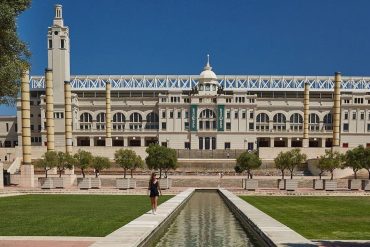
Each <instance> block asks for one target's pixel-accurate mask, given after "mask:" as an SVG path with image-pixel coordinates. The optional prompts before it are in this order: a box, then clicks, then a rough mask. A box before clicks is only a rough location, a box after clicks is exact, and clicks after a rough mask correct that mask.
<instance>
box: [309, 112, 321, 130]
mask: <svg viewBox="0 0 370 247" xmlns="http://www.w3.org/2000/svg"><path fill="white" fill-rule="evenodd" d="M308 126H309V129H310V131H319V130H320V118H319V116H318V115H317V114H316V113H311V114H310V115H309V118H308Z"/></svg>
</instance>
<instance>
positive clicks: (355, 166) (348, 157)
mask: <svg viewBox="0 0 370 247" xmlns="http://www.w3.org/2000/svg"><path fill="white" fill-rule="evenodd" d="M344 161H345V163H344V166H348V167H351V168H352V170H353V173H354V175H355V179H357V172H358V171H359V170H361V169H362V168H364V167H365V166H366V153H365V148H364V146H358V147H356V148H354V149H351V150H348V151H347V152H346V154H345V156H344Z"/></svg>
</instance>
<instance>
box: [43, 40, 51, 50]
mask: <svg viewBox="0 0 370 247" xmlns="http://www.w3.org/2000/svg"><path fill="white" fill-rule="evenodd" d="M44 44H45V43H44ZM48 46H49V49H52V48H53V41H52V40H51V39H49V45H48Z"/></svg>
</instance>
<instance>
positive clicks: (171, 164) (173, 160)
mask: <svg viewBox="0 0 370 247" xmlns="http://www.w3.org/2000/svg"><path fill="white" fill-rule="evenodd" d="M146 152H147V153H148V156H147V157H146V158H145V162H146V164H147V166H148V168H149V169H154V170H158V169H159V177H160V178H161V177H162V171H163V170H164V171H165V177H167V172H168V170H170V169H176V167H177V155H176V150H174V149H171V148H167V147H165V146H159V145H158V144H150V145H149V147H147V149H146Z"/></svg>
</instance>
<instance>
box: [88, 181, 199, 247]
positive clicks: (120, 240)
mask: <svg viewBox="0 0 370 247" xmlns="http://www.w3.org/2000/svg"><path fill="white" fill-rule="evenodd" d="M194 190H195V189H191V188H190V189H187V190H186V191H184V192H182V193H180V194H178V195H177V196H175V197H173V198H171V199H169V200H168V201H166V202H164V203H162V204H161V205H160V206H159V207H158V209H157V214H156V215H153V214H152V212H151V211H149V212H147V213H146V214H144V215H142V216H140V217H138V218H136V219H135V220H133V221H131V222H130V223H128V224H127V225H125V226H123V227H121V228H119V229H118V230H116V231H114V232H113V233H111V234H109V235H107V236H106V237H105V238H103V239H101V240H99V241H97V242H96V243H94V244H92V245H91V247H126V246H127V247H128V246H130V247H132V246H138V245H139V244H140V243H141V242H143V241H145V240H146V239H149V238H150V237H151V236H152V234H154V233H155V231H156V230H158V228H159V226H160V225H162V224H163V223H164V221H166V219H167V218H169V217H170V216H171V214H172V213H173V212H174V211H176V209H178V208H179V207H180V206H181V205H182V204H183V203H184V202H185V201H186V200H187V199H188V198H189V197H190V196H191V194H192V193H193V192H194Z"/></svg>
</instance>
